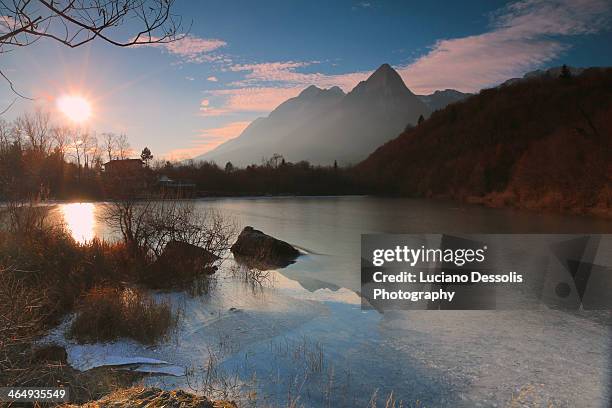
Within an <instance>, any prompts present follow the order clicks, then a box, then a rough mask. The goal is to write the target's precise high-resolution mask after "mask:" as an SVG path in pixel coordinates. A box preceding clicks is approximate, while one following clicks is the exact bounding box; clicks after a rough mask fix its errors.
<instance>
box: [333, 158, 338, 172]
mask: <svg viewBox="0 0 612 408" xmlns="http://www.w3.org/2000/svg"><path fill="white" fill-rule="evenodd" d="M334 171H338V160H334Z"/></svg>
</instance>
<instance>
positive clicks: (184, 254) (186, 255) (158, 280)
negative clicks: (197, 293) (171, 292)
mask: <svg viewBox="0 0 612 408" xmlns="http://www.w3.org/2000/svg"><path fill="white" fill-rule="evenodd" d="M218 259H219V257H218V256H216V255H214V254H212V253H211V252H209V251H207V250H206V249H204V248H201V247H199V246H196V245H193V244H190V243H187V242H181V241H170V242H168V243H167V244H166V246H165V247H164V251H163V252H162V254H161V255H160V256H159V258H157V260H156V261H155V263H154V264H153V265H152V266H151V270H150V271H149V273H147V274H146V275H145V276H144V279H143V280H144V281H145V283H146V284H147V285H149V286H150V287H153V288H158V289H161V288H168V287H175V286H180V285H182V284H184V283H188V282H192V281H193V280H194V278H196V277H200V276H202V275H212V274H213V273H215V271H216V270H217V268H216V267H215V266H214V265H213V264H214V262H215V261H217V260H218Z"/></svg>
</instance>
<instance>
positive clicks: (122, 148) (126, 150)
mask: <svg viewBox="0 0 612 408" xmlns="http://www.w3.org/2000/svg"><path fill="white" fill-rule="evenodd" d="M115 143H116V147H117V153H118V154H119V158H120V159H121V160H124V159H127V158H128V155H129V154H130V151H131V149H130V142H129V141H128V138H127V136H126V135H125V134H120V135H119V136H117V140H116V141H115Z"/></svg>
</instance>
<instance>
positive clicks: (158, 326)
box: [68, 287, 177, 344]
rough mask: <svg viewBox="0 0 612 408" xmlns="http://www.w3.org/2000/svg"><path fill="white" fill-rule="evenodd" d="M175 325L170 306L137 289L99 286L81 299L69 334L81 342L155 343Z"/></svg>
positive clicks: (175, 321)
mask: <svg viewBox="0 0 612 408" xmlns="http://www.w3.org/2000/svg"><path fill="white" fill-rule="evenodd" d="M176 324H177V317H176V316H175V315H174V313H173V311H172V307H171V305H170V304H168V303H165V302H156V301H155V300H154V299H152V298H151V297H150V296H149V295H147V294H146V293H145V292H143V291H141V290H138V289H117V288H113V287H102V288H93V289H91V290H90V291H89V292H87V293H86V294H85V295H84V296H83V298H82V300H81V301H80V302H79V304H78V306H77V317H76V319H75V321H74V322H73V323H72V326H71V327H70V330H69V333H68V335H69V336H70V337H71V338H74V339H76V340H77V341H78V342H81V343H92V342H97V341H102V342H104V341H112V340H116V339H118V338H122V337H128V338H131V339H134V340H137V341H139V342H141V343H143V344H154V343H156V342H158V341H159V340H161V339H163V338H164V337H166V336H167V334H168V332H169V331H170V329H172V328H173V327H175V326H176Z"/></svg>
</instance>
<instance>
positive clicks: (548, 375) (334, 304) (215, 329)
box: [54, 197, 612, 407]
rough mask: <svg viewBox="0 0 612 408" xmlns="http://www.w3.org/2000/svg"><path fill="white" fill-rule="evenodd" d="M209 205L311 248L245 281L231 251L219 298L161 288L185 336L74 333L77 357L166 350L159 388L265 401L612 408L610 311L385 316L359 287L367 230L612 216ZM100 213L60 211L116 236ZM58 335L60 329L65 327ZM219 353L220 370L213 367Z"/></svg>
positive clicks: (331, 203) (418, 205)
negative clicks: (97, 338) (108, 339)
mask: <svg viewBox="0 0 612 408" xmlns="http://www.w3.org/2000/svg"><path fill="white" fill-rule="evenodd" d="M196 205H197V206H198V207H199V208H202V209H203V210H204V209H206V208H215V209H217V210H219V211H221V212H222V213H223V214H224V215H226V216H228V217H231V218H232V219H233V220H234V221H235V222H236V224H237V225H238V226H239V227H240V228H242V227H244V226H246V225H251V226H253V227H255V228H257V229H261V230H263V231H264V232H266V233H268V234H270V235H272V236H275V237H277V238H279V239H283V240H285V241H288V242H290V243H291V244H293V245H295V246H296V247H299V248H301V249H303V250H304V252H305V253H306V255H303V256H301V257H300V258H299V259H298V261H297V262H296V263H295V264H293V265H290V266H289V267H287V268H284V269H280V270H278V271H273V272H271V273H270V275H269V276H268V279H266V280H265V282H264V284H263V285H261V286H259V285H253V284H252V283H249V282H245V281H244V280H243V279H241V278H240V277H239V276H240V275H239V274H237V273H236V270H237V267H236V265H235V264H234V263H233V261H232V260H229V261H227V262H226V263H225V264H224V266H223V268H221V270H220V271H219V272H218V273H217V278H216V283H215V285H214V288H213V289H212V290H211V291H210V293H209V294H208V295H203V296H200V297H195V298H193V297H189V296H186V295H183V294H159V295H158V296H160V297H163V298H167V299H170V300H171V301H172V302H173V303H174V304H175V305H176V306H177V308H180V309H181V310H182V311H183V318H182V321H181V325H180V327H179V328H178V329H177V333H175V335H174V336H173V339H172V341H169V342H168V343H167V344H162V345H160V346H158V347H156V348H146V347H142V346H140V345H138V344H135V343H132V342H129V341H125V342H119V343H114V344H99V345H86V346H81V345H76V344H70V343H69V342H66V340H65V339H62V341H64V342H66V343H67V349H68V352H69V355H70V357H69V358H70V360H71V362H72V363H73V364H74V365H75V366H77V367H80V368H88V367H91V366H94V365H96V364H100V361H107V362H108V361H114V360H113V359H115V360H116V359H117V358H127V357H134V356H138V357H146V358H154V359H159V360H163V361H166V362H168V363H170V365H171V366H172V367H173V368H172V369H177V371H176V370H175V374H176V375H175V376H155V377H151V378H149V379H147V382H149V383H151V384H155V385H161V386H164V387H181V388H185V389H188V390H194V389H195V390H201V389H207V390H208V391H212V389H211V388H214V391H215V392H217V393H219V394H223V393H227V394H229V395H231V396H235V397H236V398H239V399H240V400H241V401H242V402H243V403H244V404H247V405H248V404H251V405H253V406H262V405H263V406H267V405H272V406H286V405H288V404H289V403H290V402H295V401H297V406H300V405H304V406H368V404H369V403H370V401H371V400H376V399H378V404H379V406H380V405H382V406H384V405H385V404H384V400H386V399H387V398H388V397H389V395H392V396H393V398H395V399H397V400H402V401H403V402H404V406H422V407H456V406H461V407H463V406H465V407H474V406H483V407H488V406H500V407H506V406H546V407H548V406H549V404H552V405H553V406H555V407H557V406H563V407H565V406H567V407H577V406H585V407H587V406H588V407H607V406H608V402H609V398H610V389H609V385H610V368H611V366H610V364H611V357H610V344H611V343H610V339H611V332H610V324H609V322H610V320H609V318H610V316H609V314H608V313H602V312H598V313H595V312H592V313H586V312H582V313H572V314H568V313H565V312H562V311H556V310H538V311H535V310H534V311H409V312H408V311H406V312H399V311H398V312H387V313H384V314H381V313H378V312H376V311H372V310H369V311H364V310H361V307H360V298H359V296H358V294H357V293H358V291H359V288H360V239H361V234H365V233H497V234H499V233H612V222H610V221H606V220H601V219H595V218H589V217H578V216H564V215H556V214H538V213H534V212H522V211H514V210H498V209H487V208H483V207H480V206H471V205H461V204H457V203H455V202H447V201H431V200H412V199H391V198H372V197H309V198H296V197H282V198H276V197H275V198H240V199H238V198H236V199H234V198H231V199H209V200H197V201H196ZM98 211H99V205H98V204H95V203H81V204H60V205H58V207H57V212H58V214H59V215H60V216H61V217H62V218H63V219H64V220H65V222H66V224H67V226H68V228H69V229H70V230H71V231H72V233H73V235H74V236H75V238H76V239H77V240H88V239H91V238H92V237H94V236H99V237H104V238H107V239H112V237H113V233H112V232H111V231H108V229H106V227H105V226H104V225H101V224H100V223H99V221H98V220H97V217H96V213H97V212H98ZM54 335H55V336H56V337H57V336H61V328H60V329H58V331H57V332H56V333H55V334H54ZM211 356H213V357H211ZM105 359H106V360H105ZM211 360H214V362H215V367H216V369H215V370H214V372H215V373H217V374H218V375H216V376H215V378H214V379H211V378H210V374H209V375H208V376H207V375H206V374H205V373H206V372H207V371H206V369H205V368H206V366H207V365H208V366H209V367H210V366H211V364H212V363H211ZM155 367H158V366H155V364H153V365H151V366H148V371H153V370H154V369H155ZM158 368H159V367H158ZM166 371H172V370H166ZM208 372H209V373H210V370H209V371H208ZM182 374H186V375H182ZM213 380H214V381H213ZM212 383H215V386H214V387H211V386H210V384H212ZM206 387H209V388H206ZM419 404H420V405H419ZM513 404H515V405H513Z"/></svg>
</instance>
